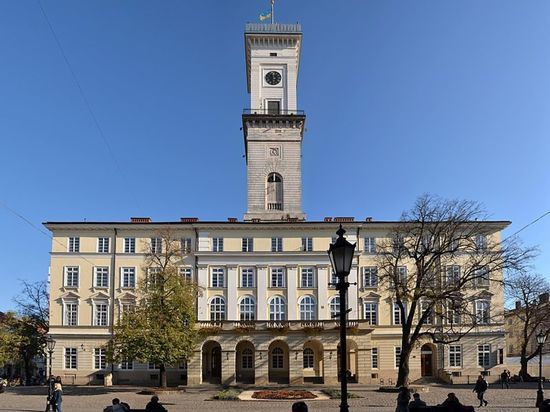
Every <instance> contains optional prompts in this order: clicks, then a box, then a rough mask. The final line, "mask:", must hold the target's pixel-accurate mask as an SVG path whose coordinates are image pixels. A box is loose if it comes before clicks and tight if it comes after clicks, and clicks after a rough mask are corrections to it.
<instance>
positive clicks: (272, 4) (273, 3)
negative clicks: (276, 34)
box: [271, 0, 275, 24]
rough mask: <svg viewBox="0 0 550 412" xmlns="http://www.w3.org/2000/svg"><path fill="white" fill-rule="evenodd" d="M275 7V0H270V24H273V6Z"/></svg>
mask: <svg viewBox="0 0 550 412" xmlns="http://www.w3.org/2000/svg"><path fill="white" fill-rule="evenodd" d="M274 5H275V0H271V24H273V23H275V14H274V11H273V9H274V7H273V6H274Z"/></svg>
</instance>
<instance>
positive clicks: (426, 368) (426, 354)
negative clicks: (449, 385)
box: [420, 345, 433, 376]
mask: <svg viewBox="0 0 550 412" xmlns="http://www.w3.org/2000/svg"><path fill="white" fill-rule="evenodd" d="M420 374H421V375H422V376H432V375H433V351H432V348H431V347H430V346H429V345H424V346H422V349H421V350H420Z"/></svg>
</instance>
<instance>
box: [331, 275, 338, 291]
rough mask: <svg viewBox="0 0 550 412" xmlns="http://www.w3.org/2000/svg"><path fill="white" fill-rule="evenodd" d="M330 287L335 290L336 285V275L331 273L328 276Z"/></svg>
mask: <svg viewBox="0 0 550 412" xmlns="http://www.w3.org/2000/svg"><path fill="white" fill-rule="evenodd" d="M330 283H331V285H330V287H331V288H333V289H335V288H336V284H337V283H338V276H337V275H336V273H334V272H332V273H331V274H330Z"/></svg>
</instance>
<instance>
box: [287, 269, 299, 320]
mask: <svg viewBox="0 0 550 412" xmlns="http://www.w3.org/2000/svg"><path fill="white" fill-rule="evenodd" d="M297 288H298V269H297V267H296V266H287V267H286V296H287V311H288V320H298V319H299V316H298V302H297V300H296V299H297V293H296V292H297V290H296V289H297Z"/></svg>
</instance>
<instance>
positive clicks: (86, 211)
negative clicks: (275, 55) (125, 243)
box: [0, 0, 550, 310]
mask: <svg viewBox="0 0 550 412" xmlns="http://www.w3.org/2000/svg"><path fill="white" fill-rule="evenodd" d="M42 5H43V7H44V10H45V12H46V14H47V16H48V18H49V20H50V22H51V25H52V27H53V29H54V31H55V33H56V34H57V37H58V40H59V42H60V44H61V46H62V50H63V52H64V54H65V56H66V58H67V60H68V62H69V64H70V67H71V68H72V70H73V72H74V74H75V75H76V77H77V79H78V84H77V83H75V81H74V79H73V77H72V75H71V71H70V69H69V67H68V65H67V63H66V62H65V60H64V57H63V53H62V51H61V49H60V48H59V46H58V44H57V43H56V40H55V38H54V36H53V35H52V32H51V31H50V28H49V26H48V22H47V21H46V19H45V17H44V15H43V14H42V11H41V9H40V4H39V3H38V1H37V0H3V1H1V2H0V50H1V53H0V142H1V144H0V176H1V177H0V202H1V204H0V245H1V247H0V260H1V262H2V264H1V265H0V280H1V283H2V287H0V310H6V309H8V308H10V307H13V306H14V303H13V301H12V299H13V296H15V295H16V294H17V291H18V290H19V285H18V280H19V279H27V280H31V281H34V280H39V279H45V278H46V276H47V272H48V263H49V255H48V253H49V249H50V240H49V239H48V237H47V236H45V235H44V234H43V233H40V231H38V230H37V229H36V228H33V227H32V226H31V224H32V225H34V226H36V227H38V228H41V229H42V227H41V222H43V221H47V220H50V221H83V220H85V219H87V220H88V221H92V220H96V221H97V220H100V221H113V220H122V221H126V220H128V219H129V218H130V216H150V217H151V218H152V219H153V220H157V221H159V220H178V219H179V218H180V217H181V216H197V217H199V218H200V219H201V220H225V219H226V218H227V217H233V216H235V217H239V218H240V219H242V216H243V213H244V212H245V208H246V169H245V162H244V159H243V154H244V149H243V137H242V132H241V131H240V130H239V127H240V125H241V117H240V115H241V111H242V109H243V108H245V107H248V106H249V103H248V102H249V96H248V94H247V92H246V77H245V65H244V51H243V30H244V24H245V23H246V22H252V21H257V16H258V14H259V13H260V12H262V11H264V10H266V9H268V8H269V2H268V1H267V0H240V1H238V0H231V1H222V0H219V1H214V0H195V1H191V0H186V1H180V0H173V1H168V0H166V1H152V0H149V1H141V0H124V1H123V0H120V1H113V0H103V1H100V0H94V1H74V0H64V1H62V0H56V1H48V0H42ZM276 20H277V21H278V22H287V23H294V22H300V23H301V24H302V28H303V32H304V41H303V49H302V61H301V67H300V78H299V82H298V88H299V91H298V93H299V94H298V103H299V108H300V109H304V110H305V111H306V113H307V123H306V126H307V133H306V134H305V138H304V145H303V165H302V167H303V207H304V211H305V212H306V213H307V214H308V219H309V220H320V219H322V218H323V217H325V216H355V217H356V219H359V220H362V219H364V218H365V217H366V216H372V217H373V218H374V219H376V220H396V219H399V216H400V213H401V211H403V210H404V209H407V208H409V207H410V206H411V205H412V204H413V202H414V200H415V198H416V197H417V196H418V195H420V194H422V193H426V192H429V193H433V194H437V195H441V196H443V197H448V198H463V199H470V200H476V201H479V202H481V203H482V204H483V205H484V206H485V208H486V209H487V211H488V212H489V213H490V214H491V217H492V218H493V219H498V220H511V221H512V222H513V223H512V225H511V226H510V228H509V229H507V231H506V232H505V235H509V234H512V233H514V232H515V231H517V230H519V229H521V228H522V227H523V226H524V225H526V224H528V223H529V222H531V221H533V220H534V219H536V218H537V217H539V216H541V215H542V214H544V213H545V212H547V211H549V210H550V191H549V184H550V171H549V166H548V165H549V154H550V139H549V132H550V75H549V73H550V53H549V49H548V44H549V42H550V2H548V1H547V0H541V1H536V0H530V1H517V0H498V1H497V0H485V1H479V0H471V1H468V0H462V1H445V0H423V1H405V0H403V1H389V0H383V1H382V0H377V1H374V0H368V1H366V0H356V1H320V0H301V1H296V0H293V1H291V0H278V1H277V3H276ZM79 87H80V88H81V89H82V91H83V94H84V96H85V98H86V101H87V103H86V102H85V101H84V99H83V97H82V95H81V93H80V91H79ZM87 105H89V107H90V108H91V111H92V113H93V115H94V116H95V119H96V121H97V124H96V121H95V120H94V117H93V116H92V114H91V113H90V111H89V110H88V106H87ZM98 126H99V128H100V129H101V130H102V133H100V131H99V129H98ZM6 206H8V207H9V208H10V209H11V211H10V210H8V209H7V208H6ZM15 213H17V214H19V215H20V216H22V217H23V218H25V219H27V220H28V221H29V223H27V222H25V220H23V218H22V217H18V216H16V214H15ZM42 230H44V229H42ZM549 233H550V216H547V217H546V218H544V219H541V220H540V221H539V222H537V223H535V224H534V225H532V226H530V227H528V228H527V229H525V230H524V231H523V232H522V233H521V234H522V238H523V240H524V242H525V244H527V245H539V247H540V255H539V257H538V258H537V260H536V262H535V265H536V270H537V271H538V272H540V273H543V274H545V275H546V276H550V240H549V237H548V234H549Z"/></svg>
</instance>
